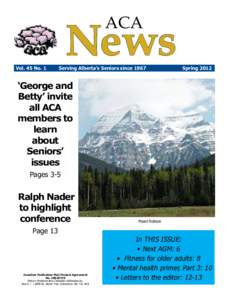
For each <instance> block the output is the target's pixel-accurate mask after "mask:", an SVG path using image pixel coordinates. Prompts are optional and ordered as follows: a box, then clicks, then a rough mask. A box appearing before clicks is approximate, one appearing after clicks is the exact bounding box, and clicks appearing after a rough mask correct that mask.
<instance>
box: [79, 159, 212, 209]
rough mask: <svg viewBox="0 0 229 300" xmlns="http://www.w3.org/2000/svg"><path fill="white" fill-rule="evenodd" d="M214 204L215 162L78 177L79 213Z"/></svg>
mask: <svg viewBox="0 0 229 300" xmlns="http://www.w3.org/2000/svg"><path fill="white" fill-rule="evenodd" d="M214 204H215V161H214V159H213V158H212V157H211V158H210V159H209V158H208V159H204V160H203V161H196V162H195V164H193V165H190V166H183V167H179V168H172V167H168V168H165V169H160V170H156V169H155V168H154V167H153V165H151V166H150V169H149V170H137V169H132V170H129V171H123V172H120V170H118V169H117V170H116V171H112V170H107V169H105V170H98V169H97V168H92V167H91V166H90V165H89V166H85V167H84V169H83V170H81V171H80V173H79V210H81V211H85V210H101V209H105V210H106V209H128V208H150V207H175V206H205V205H206V206H207V205H214Z"/></svg>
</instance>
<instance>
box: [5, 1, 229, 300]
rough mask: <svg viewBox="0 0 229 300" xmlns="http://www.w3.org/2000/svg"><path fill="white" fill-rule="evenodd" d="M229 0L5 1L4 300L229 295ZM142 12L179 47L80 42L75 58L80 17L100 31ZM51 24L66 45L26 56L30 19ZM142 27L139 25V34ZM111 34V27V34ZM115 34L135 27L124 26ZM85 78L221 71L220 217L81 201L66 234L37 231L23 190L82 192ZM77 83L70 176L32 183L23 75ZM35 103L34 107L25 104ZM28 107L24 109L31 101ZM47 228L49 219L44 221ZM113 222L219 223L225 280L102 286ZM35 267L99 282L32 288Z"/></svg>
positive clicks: (148, 30)
mask: <svg viewBox="0 0 229 300" xmlns="http://www.w3.org/2000/svg"><path fill="white" fill-rule="evenodd" d="M227 11H228V10H227V8H226V1H133V0H132V1H118V0H116V1H113V2H110V1H86V0H84V1H68V0H65V1H61V2H58V3H57V2H56V1H49V2H48V1H47V0H46V1H43V0H42V1H39V2H32V1H25V0H23V1H15V2H12V1H8V2H5V3H4V4H3V3H1V9H0V14H1V15H0V20H1V43H0V45H1V49H0V50H1V51H0V53H1V63H0V80H1V96H0V104H1V109H0V112H1V118H0V122H1V126H0V129H1V147H0V150H1V155H0V159H1V164H0V166H1V193H0V203H1V208H0V221H1V228H0V229H1V247H0V250H1V272H0V274H1V282H0V284H1V289H0V293H2V295H1V299H14V298H15V297H17V299H41V298H43V299H48V298H50V299H63V298H64V299H77V298H78V297H81V298H83V299H89V297H98V298H100V299H106V298H109V299H116V298H117V297H123V298H124V297H131V298H132V299H139V298H143V297H147V298H148V297H150V298H159V297H160V299H168V298H170V299H183V298H185V299H194V298H196V299H198V298H203V297H207V298H208V299H215V298H217V297H218V298H220V299H227V296H226V295H227V294H229V293H228V292H229V287H228V286H229V285H228V268H229V262H228V253H229V243H228V226H229V221H228V199H227V198H228V193H227V190H228V188H227V185H228V183H227V182H228V175H227V173H228V172H227V170H228V151H227V149H228V142H227V140H228V127H229V126H228V77H229V76H228V41H227V40H228V37H227V29H228V21H227V19H228V16H227ZM124 15H127V16H131V17H135V16H138V17H139V19H140V21H141V23H142V26H143V28H144V30H143V31H144V33H145V34H152V33H158V34H163V33H174V34H175V36H176V48H177V50H176V53H175V55H173V56H171V57H159V56H158V55H157V53H154V54H153V55H151V56H149V57H144V56H143V55H142V54H141V53H140V51H139V52H138V54H137V55H136V56H134V57H129V56H128V55H127V53H126V50H125V46H123V47H122V48H121V51H123V52H122V54H121V55H120V56H117V57H106V56H105V55H103V54H102V53H101V52H100V53H99V56H98V57H92V56H90V55H89V54H88V53H87V52H86V50H84V49H82V48H81V49H80V52H79V54H80V55H79V56H78V57H67V56H66V53H67V51H68V47H69V35H68V30H67V28H66V25H67V24H77V25H78V26H79V27H80V28H81V29H82V30H83V31H84V32H85V33H87V34H88V35H89V34H91V29H89V25H90V24H101V25H102V27H104V26H105V24H106V23H107V22H108V20H109V18H110V16H113V17H120V16H124ZM36 24H42V25H44V26H47V27H49V28H51V29H53V30H55V31H56V34H57V39H58V47H56V48H54V49H50V50H49V55H47V56H46V57H32V56H31V57H30V56H26V55H24V53H23V51H22V49H18V48H16V47H14V37H15V36H16V35H17V34H18V33H19V31H20V30H21V29H23V28H25V27H27V26H31V25H36ZM137 32H138V31H137V30H136V33H137ZM105 33H106V32H105V31H103V30H102V29H101V36H102V35H104V34H105ZM115 33H119V34H121V33H126V32H123V30H117V31H116V32H115ZM23 63H25V64H29V63H35V64H36V63H37V64H39V63H44V64H46V63H47V64H52V63H56V64H61V63H63V64H78V63H80V64H81V63H82V64H84V63H95V64H99V63H103V64H106V63H108V64H110V63H111V64H112V63H114V64H115V63H121V64H122V63H124V64H128V63H130V64H131V63H136V64H144V63H148V64H160V63H165V64H215V65H216V72H215V74H214V73H212V74H210V73H209V74H207V73H179V74H174V73H167V74H165V73H164V74H161V73H147V74H146V73H132V74H131V73H127V74H125V73H117V74H111V73H101V74H98V73H80V74H77V73H68V74H67V73H66V74H65V73H56V74H55V73H50V74H49V73H40V74H38V73H27V74H26V73H24V74H23V73H14V72H13V64H23ZM77 76H80V77H81V78H96V77H97V78H98V77H99V78H140V77H141V78H207V77H208V78H212V77H214V76H215V78H216V133H217V134H216V152H217V168H216V178H217V182H216V218H163V219H162V223H161V224H158V225H156V224H155V225H152V224H138V222H137V220H138V219H137V218H136V219H135V218H116V219H111V218H101V219H100V218H98V219H97V218H94V219H93V218H80V219H79V218H78V217H77V214H78V208H77V206H78V205H77V201H76V202H75V204H74V211H73V214H72V219H73V221H72V223H71V224H70V225H61V226H59V230H60V232H59V234H58V235H57V236H50V235H49V236H37V235H33V234H32V227H33V226H32V225H22V224H20V222H19V221H18V217H19V213H18V209H17V207H18V201H17V194H18V192H21V191H24V192H26V191H28V192H34V193H35V192H44V193H45V192H57V193H58V192H68V193H75V194H77V139H78V128H77V127H78V124H77V110H78V106H77ZM22 79H23V80H27V81H34V82H35V81H40V82H42V81H52V82H55V81H57V82H61V81H70V80H74V82H75V92H74V93H75V102H73V103H72V104H69V105H66V110H68V111H69V112H72V114H73V115H74V116H75V122H74V124H71V126H69V125H68V126H65V128H63V130H62V132H61V139H62V141H63V143H64V144H65V148H66V152H64V155H63V158H62V161H63V166H62V170H63V177H62V178H61V179H56V180H51V179H50V180H40V181H39V180H31V179H29V176H28V172H29V170H30V168H29V164H28V157H26V151H25V149H26V147H27V146H28V145H29V144H30V140H31V137H32V127H31V126H29V127H28V128H26V126H24V125H23V126H21V125H20V126H19V125H18V124H17V115H18V114H19V112H20V111H22V110H23V105H22V104H21V103H20V104H19V103H18V101H17V81H19V80H22ZM25 106H27V105H25ZM25 106H24V108H25ZM42 227H43V226H42ZM103 229H151V230H154V229H215V232H216V249H215V250H216V257H215V267H216V272H215V276H216V283H215V285H214V286H182V285H180V286H173V285H171V286H163V285H162V286H159V285H158V286H157V285H149V286H145V285H142V286H133V285H126V286H102V283H101V282H102V274H101V269H102V265H101V259H102V253H101V246H102V240H101V232H102V230H103ZM24 272H25V273H26V272H34V273H37V272H44V273H45V272H63V273H64V272H68V273H69V272H75V273H77V272H79V273H80V272H88V273H89V281H90V286H89V287H49V288H48V287H36V288H28V287H22V286H21V285H20V282H21V280H22V274H23V273H24Z"/></svg>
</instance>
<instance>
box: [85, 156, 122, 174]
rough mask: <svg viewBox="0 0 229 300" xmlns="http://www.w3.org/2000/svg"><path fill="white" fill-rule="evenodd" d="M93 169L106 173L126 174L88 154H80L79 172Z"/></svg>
mask: <svg viewBox="0 0 229 300" xmlns="http://www.w3.org/2000/svg"><path fill="white" fill-rule="evenodd" d="M87 167H91V168H92V169H94V170H95V169H97V170H98V171H99V172H104V171H105V170H107V171H111V172H116V171H118V172H120V173H122V172H124V170H123V169H121V168H118V167H116V166H114V165H111V164H108V163H106V162H104V161H102V160H100V159H97V158H94V157H92V156H89V155H87V154H83V153H79V170H80V172H82V171H83V170H84V169H85V168H87Z"/></svg>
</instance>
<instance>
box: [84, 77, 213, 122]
mask: <svg viewBox="0 0 229 300" xmlns="http://www.w3.org/2000/svg"><path fill="white" fill-rule="evenodd" d="M79 100H80V109H81V111H84V115H85V114H86V115H88V117H99V116H101V115H103V114H105V113H106V112H109V111H112V110H115V109H118V108H120V107H122V106H126V105H131V104H138V105H139V106H140V107H141V108H142V109H143V110H144V111H146V112H149V113H151V114H153V115H155V116H158V117H163V116H168V115H174V114H175V115H177V114H182V113H184V112H186V113H187V112H188V111H196V112H205V111H206V110H207V109H208V107H209V106H211V105H213V103H214V80H213V79H209V80H206V79H205V80H202V79H191V80H190V79H81V80H80V82H79Z"/></svg>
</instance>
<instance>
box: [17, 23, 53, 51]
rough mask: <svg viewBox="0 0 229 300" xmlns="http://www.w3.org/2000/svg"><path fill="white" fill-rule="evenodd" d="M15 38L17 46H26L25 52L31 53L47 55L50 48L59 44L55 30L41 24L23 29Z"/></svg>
mask: <svg viewBox="0 0 229 300" xmlns="http://www.w3.org/2000/svg"><path fill="white" fill-rule="evenodd" d="M14 40H15V46H16V47H19V48H24V52H25V53H26V54H29V55H46V54H48V48H50V47H51V48H53V47H55V46H56V44H57V40H56V34H55V31H52V30H50V29H49V28H47V27H44V26H41V25H36V26H31V27H27V28H25V29H23V30H21V32H20V33H19V34H18V36H17V37H15V39H14Z"/></svg>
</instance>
